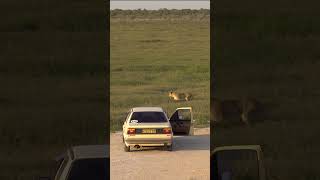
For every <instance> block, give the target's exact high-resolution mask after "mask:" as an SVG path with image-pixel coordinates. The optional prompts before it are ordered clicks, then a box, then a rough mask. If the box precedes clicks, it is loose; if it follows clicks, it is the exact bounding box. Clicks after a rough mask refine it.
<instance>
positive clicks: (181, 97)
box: [169, 91, 192, 101]
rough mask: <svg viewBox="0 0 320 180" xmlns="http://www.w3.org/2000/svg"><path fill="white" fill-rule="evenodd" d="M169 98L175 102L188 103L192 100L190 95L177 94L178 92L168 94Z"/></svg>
mask: <svg viewBox="0 0 320 180" xmlns="http://www.w3.org/2000/svg"><path fill="white" fill-rule="evenodd" d="M169 98H170V99H173V100H175V101H190V100H191V98H192V94H191V93H178V92H173V91H170V92H169Z"/></svg>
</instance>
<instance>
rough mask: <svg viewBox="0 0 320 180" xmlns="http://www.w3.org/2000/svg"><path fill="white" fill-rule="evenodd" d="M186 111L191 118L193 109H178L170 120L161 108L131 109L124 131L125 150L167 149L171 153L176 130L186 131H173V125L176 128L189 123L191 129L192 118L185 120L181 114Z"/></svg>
mask: <svg viewBox="0 0 320 180" xmlns="http://www.w3.org/2000/svg"><path fill="white" fill-rule="evenodd" d="M186 110H187V111H188V112H190V113H189V116H190V114H191V108H189V107H188V108H178V109H177V110H176V112H175V113H174V114H173V116H172V117H171V118H170V119H169V118H168V117H167V115H166V113H165V112H164V110H163V109H162V108H161V107H135V108H132V109H130V111H129V112H128V114H127V117H126V120H125V122H124V124H123V129H122V132H123V142H124V150H125V151H127V152H128V151H130V148H131V147H135V148H140V147H165V148H166V149H167V150H169V151H171V150H172V147H173V133H174V132H173V131H174V130H175V129H177V130H185V128H180V129H179V128H175V129H174V130H173V129H172V126H171V125H172V124H173V125H174V126H175V127H180V125H181V127H182V126H183V124H185V123H187V124H188V126H189V129H190V123H191V122H192V118H184V116H182V114H181V113H182V112H185V111H186ZM184 114H185V113H184ZM191 117H192V114H191ZM171 121H172V122H171ZM189 129H188V132H189Z"/></svg>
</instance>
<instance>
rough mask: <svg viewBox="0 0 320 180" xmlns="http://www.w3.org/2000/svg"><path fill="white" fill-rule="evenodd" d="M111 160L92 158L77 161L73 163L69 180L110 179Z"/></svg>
mask: <svg viewBox="0 0 320 180" xmlns="http://www.w3.org/2000/svg"><path fill="white" fill-rule="evenodd" d="M108 160H109V159H107V158H94V159H93V158H92V159H81V160H76V161H75V162H73V163H72V167H71V170H70V172H69V175H68V180H101V179H107V178H108V177H109V174H108V169H109V161H108Z"/></svg>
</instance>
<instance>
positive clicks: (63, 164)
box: [54, 155, 70, 180]
mask: <svg viewBox="0 0 320 180" xmlns="http://www.w3.org/2000/svg"><path fill="white" fill-rule="evenodd" d="M69 159H70V157H69V156H68V155H66V156H65V157H64V158H63V161H62V162H61V164H60V167H59V169H58V171H57V174H56V175H55V177H54V179H55V180H60V179H61V176H62V174H63V172H64V170H65V168H66V167H67V165H68V162H69Z"/></svg>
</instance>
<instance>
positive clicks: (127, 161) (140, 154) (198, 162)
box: [110, 128, 210, 180]
mask: <svg viewBox="0 0 320 180" xmlns="http://www.w3.org/2000/svg"><path fill="white" fill-rule="evenodd" d="M209 133H210V129H209V128H201V129H195V132H194V134H195V135H194V136H174V147H173V151H172V152H170V151H164V150H161V149H154V148H148V149H146V148H145V149H142V150H136V151H132V152H124V150H123V143H122V139H121V132H117V133H113V134H112V135H111V142H110V143H111V144H110V160H111V169H110V172H111V179H112V180H127V179H128V180H158V179H159V180H160V179H161V180H164V179H165V180H171V179H172V180H209V178H210V162H209V157H210V154H209V149H210V135H209Z"/></svg>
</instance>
